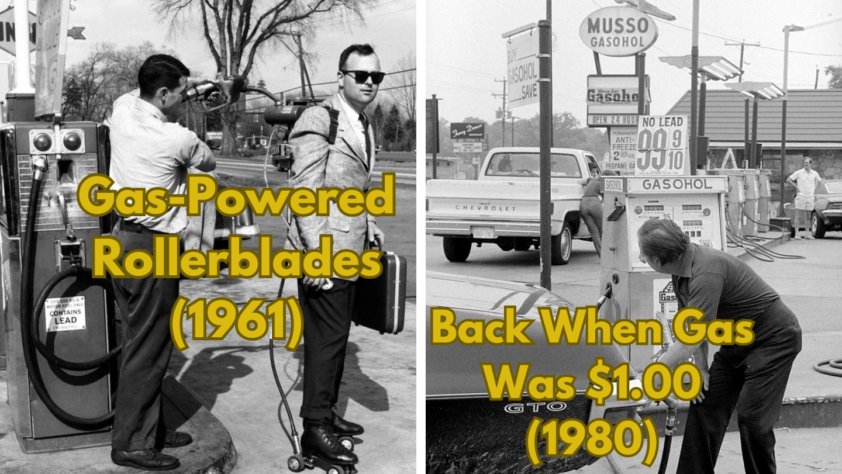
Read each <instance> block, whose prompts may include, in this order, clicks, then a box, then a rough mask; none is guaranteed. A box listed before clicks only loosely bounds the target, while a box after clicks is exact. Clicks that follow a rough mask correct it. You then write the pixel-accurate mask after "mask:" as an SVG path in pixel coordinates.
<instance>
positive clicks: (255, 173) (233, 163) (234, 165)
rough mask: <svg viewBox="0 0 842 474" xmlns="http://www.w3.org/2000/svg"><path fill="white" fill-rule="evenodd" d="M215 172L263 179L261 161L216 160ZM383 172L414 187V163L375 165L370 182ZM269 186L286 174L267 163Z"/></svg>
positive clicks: (284, 177) (378, 178)
mask: <svg viewBox="0 0 842 474" xmlns="http://www.w3.org/2000/svg"><path fill="white" fill-rule="evenodd" d="M216 162H217V167H216V170H217V172H220V173H225V174H228V175H232V176H239V177H243V178H255V179H260V180H262V179H263V168H264V165H263V160H262V159H256V158H255V159H248V160H245V159H229V158H217V160H216ZM383 172H395V173H396V174H397V176H396V177H397V179H396V181H397V183H398V184H403V185H407V186H415V175H416V170H415V163H412V162H388V163H384V164H380V163H377V164H375V169H374V174H373V176H372V180H373V181H374V182H375V183H377V182H380V179H381V178H380V174H381V173H383ZM267 174H268V177H269V181H270V184H275V183H276V182H277V181H283V182H285V181H286V172H280V171H278V170H277V169H276V168H274V167H273V166H272V163H271V162H270V163H269V168H268V170H267Z"/></svg>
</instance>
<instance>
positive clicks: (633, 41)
mask: <svg viewBox="0 0 842 474" xmlns="http://www.w3.org/2000/svg"><path fill="white" fill-rule="evenodd" d="M579 37H580V38H582V41H583V42H584V43H585V46H587V47H588V48H590V49H592V50H593V51H594V52H596V53H599V54H604V55H606V56H614V57H623V56H634V55H635V54H637V53H640V52H643V51H646V50H647V49H649V48H651V47H652V45H653V44H655V41H656V40H657V39H658V26H657V25H656V24H655V20H653V19H652V18H651V17H649V15H647V14H645V13H643V12H641V11H640V10H638V9H636V8H630V7H607V8H602V9H599V10H597V11H595V12H593V13H591V14H590V15H588V16H587V17H585V20H584V21H582V24H581V25H579Z"/></svg>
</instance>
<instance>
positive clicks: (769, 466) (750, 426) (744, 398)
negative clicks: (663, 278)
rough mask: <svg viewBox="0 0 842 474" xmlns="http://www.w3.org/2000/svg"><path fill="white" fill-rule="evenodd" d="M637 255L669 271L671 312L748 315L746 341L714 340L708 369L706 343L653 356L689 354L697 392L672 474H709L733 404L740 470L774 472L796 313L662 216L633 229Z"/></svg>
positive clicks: (795, 349)
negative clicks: (698, 378)
mask: <svg viewBox="0 0 842 474" xmlns="http://www.w3.org/2000/svg"><path fill="white" fill-rule="evenodd" d="M637 236H638V243H639V246H640V259H641V261H643V262H644V263H648V264H649V266H650V267H652V269H653V270H655V271H656V272H660V273H666V274H668V275H672V284H673V288H674V289H675V296H676V298H677V300H678V308H679V310H681V309H683V308H688V307H693V308H697V309H699V310H701V311H702V312H703V313H704V317H703V319H702V320H703V321H705V322H711V321H713V320H715V319H720V320H723V319H730V320H733V321H738V320H751V321H753V322H754V326H753V327H752V329H753V331H754V341H753V342H751V343H749V344H748V345H722V346H721V348H720V349H719V351H718V352H717V353H716V355H715V356H714V358H713V363H712V364H711V365H710V368H709V369H708V356H707V349H708V346H707V344H708V343H707V342H702V343H701V344H697V345H685V344H683V343H681V342H678V341H677V342H675V343H674V344H671V345H670V346H669V349H667V350H666V351H665V352H663V353H660V354H659V355H658V356H657V357H656V361H657V362H662V363H664V364H666V365H667V366H668V367H669V368H670V369H671V370H672V369H674V368H675V367H676V366H677V365H678V364H680V363H683V362H685V361H687V359H689V358H690V356H692V355H693V354H694V353H695V354H696V356H695V363H696V365H697V366H698V368H699V370H700V372H701V374H702V390H701V391H700V392H699V395H698V396H697V397H696V399H694V400H693V402H692V403H691V405H690V412H689V414H688V416H687V424H686V425H685V429H684V442H683V443H682V445H681V454H680V455H679V458H678V470H677V472H680V473H684V472H692V473H705V474H707V473H709V474H713V472H714V468H715V467H716V461H717V458H718V456H719V450H720V448H721V447H722V440H723V439H724V438H725V430H726V428H727V427H728V421H729V420H730V419H731V413H732V412H733V411H734V408H736V410H737V425H738V427H739V430H740V443H741V445H742V453H743V467H744V468H745V472H746V473H774V472H775V469H776V463H775V433H774V431H773V429H774V426H775V423H776V422H777V421H778V418H780V414H781V403H782V401H783V397H784V391H785V390H786V384H787V381H788V379H789V374H790V371H791V370H792V363H793V361H794V360H795V357H796V356H797V355H798V353H799V352H800V351H801V327H800V326H799V324H798V318H796V316H795V314H793V312H792V311H791V310H790V309H789V308H788V307H787V306H786V304H784V302H783V301H782V300H781V297H780V296H779V295H778V293H777V292H775V290H773V289H772V287H771V286H769V285H768V284H767V283H766V282H765V281H763V280H762V279H761V278H760V277H759V276H758V275H757V273H755V271H754V270H753V269H752V268H751V267H750V266H749V265H748V264H746V263H745V262H743V261H742V260H739V259H738V258H736V257H734V256H733V255H730V254H729V253H728V252H722V251H720V250H715V249H712V248H708V247H705V246H702V245H697V244H694V243H692V242H690V238H689V237H688V236H687V235H686V234H685V233H684V231H683V230H681V227H679V226H678V224H676V223H675V222H673V221H671V220H669V219H652V220H648V221H646V222H644V223H643V225H642V226H641V227H640V229H639V230H638V232H637Z"/></svg>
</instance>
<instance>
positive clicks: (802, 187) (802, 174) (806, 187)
mask: <svg viewBox="0 0 842 474" xmlns="http://www.w3.org/2000/svg"><path fill="white" fill-rule="evenodd" d="M789 179H791V180H793V181H794V182H795V185H796V186H797V187H798V195H799V196H807V197H810V196H814V195H815V192H816V186H818V185H819V182H821V180H822V178H821V177H820V176H819V173H818V172H817V171H815V170H810V172H809V173H808V172H807V171H806V170H805V169H804V168H801V169H800V170H798V171H796V172H795V173H792V174H791V175H790V176H789Z"/></svg>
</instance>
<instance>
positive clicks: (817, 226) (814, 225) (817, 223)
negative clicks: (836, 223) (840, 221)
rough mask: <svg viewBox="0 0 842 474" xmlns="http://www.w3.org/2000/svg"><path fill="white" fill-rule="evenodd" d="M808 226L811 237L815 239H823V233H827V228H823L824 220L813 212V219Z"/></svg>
mask: <svg viewBox="0 0 842 474" xmlns="http://www.w3.org/2000/svg"><path fill="white" fill-rule="evenodd" d="M810 224H811V225H810V231H811V232H812V234H813V237H815V238H817V239H823V238H824V233H825V232H827V227H825V225H824V220H823V219H822V218H821V217H819V215H818V214H816V213H815V212H813V218H812V221H811V222H810Z"/></svg>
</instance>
